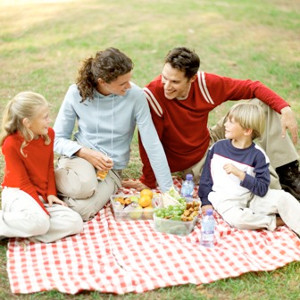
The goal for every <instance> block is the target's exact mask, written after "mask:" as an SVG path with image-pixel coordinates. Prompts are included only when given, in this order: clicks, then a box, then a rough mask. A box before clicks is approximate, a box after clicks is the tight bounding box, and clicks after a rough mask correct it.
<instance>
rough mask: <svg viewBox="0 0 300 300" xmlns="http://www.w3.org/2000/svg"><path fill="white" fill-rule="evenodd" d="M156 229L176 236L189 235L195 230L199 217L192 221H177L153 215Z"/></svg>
mask: <svg viewBox="0 0 300 300" xmlns="http://www.w3.org/2000/svg"><path fill="white" fill-rule="evenodd" d="M153 220H154V222H153V223H154V229H155V230H157V231H159V232H164V233H170V234H176V235H183V236H184V235H188V234H189V233H190V232H192V230H193V229H194V227H195V225H196V223H197V220H198V216H196V217H195V218H194V219H193V220H192V221H189V222H185V221H175V220H170V219H164V218H160V217H157V216H156V215H155V214H154V215H153Z"/></svg>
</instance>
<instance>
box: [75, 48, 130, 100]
mask: <svg viewBox="0 0 300 300" xmlns="http://www.w3.org/2000/svg"><path fill="white" fill-rule="evenodd" d="M132 69H133V62H132V60H131V59H130V58H129V57H128V56H127V55H125V54H124V53H122V52H121V51H120V50H118V49H116V48H112V47H111V48H107V49H106V50H104V51H98V52H97V53H96V55H95V57H90V58H87V59H86V60H84V61H83V64H82V66H81V68H80V69H79V71H78V76H77V80H76V84H77V87H78V89H79V92H80V96H81V97H82V101H85V100H86V99H87V98H90V99H93V98H94V89H95V88H96V87H97V85H98V79H99V78H101V79H102V80H104V81H105V82H106V83H110V82H112V81H114V80H115V79H117V78H118V77H119V76H120V75H124V74H127V73H129V72H130V71H131V70H132Z"/></svg>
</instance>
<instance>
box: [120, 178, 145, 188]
mask: <svg viewBox="0 0 300 300" xmlns="http://www.w3.org/2000/svg"><path fill="white" fill-rule="evenodd" d="M122 186H123V187H125V188H129V189H136V190H137V191H141V190H143V189H148V187H147V186H146V185H145V184H143V183H142V182H141V181H139V180H132V179H124V180H122Z"/></svg>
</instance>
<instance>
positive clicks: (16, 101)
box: [0, 91, 51, 156]
mask: <svg viewBox="0 0 300 300" xmlns="http://www.w3.org/2000/svg"><path fill="white" fill-rule="evenodd" d="M45 106H49V104H48V102H47V100H46V99H45V98H44V97H43V96H42V95H40V94H38V93H34V92H30V91H26V92H21V93H19V94H17V95H16V96H15V97H14V98H13V99H12V100H10V101H9V102H8V103H7V105H6V107H5V109H4V112H3V115H2V116H3V117H2V126H1V132H0V146H2V145H3V143H4V140H5V138H6V137H7V136H9V135H11V134H14V133H16V132H17V131H19V132H20V134H21V136H22V137H23V138H24V142H23V143H22V145H21V148H20V152H21V153H22V155H24V156H26V155H25V154H24V152H23V149H24V147H25V146H26V145H27V144H28V143H29V142H30V141H32V140H33V138H34V133H33V132H32V131H31V130H30V129H28V128H26V127H25V126H24V125H23V120H24V119H25V118H27V119H29V120H33V119H34V118H35V117H36V114H37V112H38V111H39V109H40V108H41V107H45ZM42 137H43V138H44V140H45V145H49V144H50V142H51V140H50V137H49V136H48V134H46V135H43V136H42Z"/></svg>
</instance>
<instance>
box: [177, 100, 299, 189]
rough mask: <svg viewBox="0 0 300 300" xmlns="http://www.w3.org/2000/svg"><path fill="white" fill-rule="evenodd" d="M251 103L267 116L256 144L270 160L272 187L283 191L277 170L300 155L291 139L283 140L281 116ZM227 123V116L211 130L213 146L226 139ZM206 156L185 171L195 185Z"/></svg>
mask: <svg viewBox="0 0 300 300" xmlns="http://www.w3.org/2000/svg"><path fill="white" fill-rule="evenodd" d="M249 101H252V102H254V103H257V104H259V105H261V107H262V108H263V109H264V112H265V116H266V128H265V131H264V134H263V136H262V137H261V138H260V139H257V140H255V143H256V144H258V145H260V146H261V147H262V148H263V149H264V150H265V152H266V154H267V155H268V157H269V159H270V168H269V169H270V174H271V184H270V187H271V188H273V189H281V185H280V183H279V178H278V175H277V173H276V171H275V169H276V168H277V167H280V166H283V165H286V164H288V163H290V162H292V161H295V160H298V159H299V155H298V153H297V150H296V148H295V146H294V144H293V142H292V140H291V139H290V137H289V136H288V135H286V137H285V138H282V136H281V123H280V114H278V113H277V112H275V111H274V110H273V109H272V108H271V107H269V106H268V105H266V104H265V103H264V102H262V101H260V100H258V99H252V100H249ZM225 121H226V116H224V117H223V118H222V119H221V120H219V122H218V123H217V124H216V125H215V126H213V127H211V128H210V136H211V145H212V144H213V143H214V142H216V141H218V140H220V139H224V138H225V128H224V124H225ZM283 145H284V146H283ZM206 154H207V153H206ZM206 154H205V156H204V157H203V158H202V159H201V160H200V161H199V162H198V163H196V164H195V165H193V166H192V167H190V168H188V169H187V170H184V172H183V175H184V176H185V175H186V174H188V173H192V174H193V175H194V181H195V183H199V179H200V175H201V172H202V169H203V166H204V163H205V159H206Z"/></svg>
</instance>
